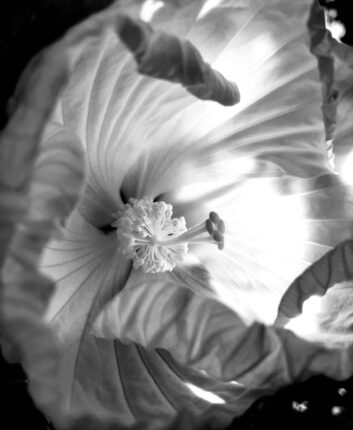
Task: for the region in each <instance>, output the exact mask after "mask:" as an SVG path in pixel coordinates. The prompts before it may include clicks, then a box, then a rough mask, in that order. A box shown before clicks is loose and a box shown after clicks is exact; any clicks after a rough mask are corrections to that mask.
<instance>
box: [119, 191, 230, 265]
mask: <svg viewBox="0 0 353 430" xmlns="http://www.w3.org/2000/svg"><path fill="white" fill-rule="evenodd" d="M172 215H173V207H172V205H170V204H167V203H164V202H160V201H159V202H153V201H152V200H151V199H149V198H147V197H144V198H142V199H141V200H137V199H130V200H129V203H127V204H126V205H125V207H124V209H123V210H122V211H120V212H119V214H118V219H117V221H115V222H114V223H113V224H112V225H113V226H114V227H117V229H118V230H117V236H118V242H119V245H118V249H119V251H121V252H122V253H123V254H124V255H125V256H126V257H127V258H129V259H131V260H132V261H133V266H134V268H135V269H138V268H141V269H142V270H143V271H144V272H147V273H158V272H166V271H171V270H173V269H174V267H175V266H176V264H177V263H178V262H181V261H182V260H183V259H184V257H185V256H186V254H187V250H188V243H200V242H210V243H216V244H217V246H218V249H223V247H224V232H225V225H224V221H223V220H222V219H221V218H220V217H219V215H218V214H217V213H216V212H210V215H209V218H208V219H207V220H206V222H202V223H200V224H197V225H195V226H193V227H191V228H189V229H187V228H186V224H185V218H184V217H180V218H172Z"/></svg>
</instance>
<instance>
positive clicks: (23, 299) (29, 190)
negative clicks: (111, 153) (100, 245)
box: [0, 51, 84, 424]
mask: <svg viewBox="0 0 353 430" xmlns="http://www.w3.org/2000/svg"><path fill="white" fill-rule="evenodd" d="M39 64H40V66H39V67H38V62H37V63H35V62H34V63H33V64H32V65H31V66H30V68H29V69H28V72H27V74H26V75H24V76H23V78H22V81H21V82H20V85H19V87H18V92H19V93H20V94H19V93H18V94H17V97H18V99H17V100H16V99H15V100H14V104H13V106H12V109H13V116H12V119H11V120H10V122H9V124H8V126H7V127H6V128H5V130H4V131H3V132H2V135H1V137H0V151H1V159H0V164H1V165H0V172H1V179H0V184H1V185H0V187H1V190H2V192H3V193H4V194H2V198H1V202H2V204H3V206H4V209H5V210H4V211H2V221H4V222H3V223H1V231H3V230H4V228H5V232H6V234H5V239H6V238H8V237H9V232H13V237H12V240H11V243H10V247H9V250H8V253H7V256H6V259H5V262H4V266H3V267H2V271H1V287H2V289H1V308H0V312H1V314H0V315H1V325H2V338H1V347H2V351H3V353H4V355H5V356H6V358H7V359H8V360H10V361H21V363H22V365H23V367H24V369H25V370H26V372H27V373H28V375H29V391H30V392H31V394H32V395H33V397H34V399H35V401H36V403H37V405H38V406H40V407H41V408H43V409H44V411H45V412H46V413H48V414H49V415H50V416H52V417H53V419H55V421H57V422H58V424H63V419H64V416H63V414H61V413H60V412H61V410H60V404H61V402H62V399H63V397H62V395H63V393H62V392H61V388H60V386H58V385H57V379H56V378H57V371H58V368H59V365H58V360H57V357H58V352H59V346H58V343H57V339H56V336H55V332H53V331H52V330H51V329H50V328H49V327H48V326H47V325H45V324H43V321H42V317H43V314H44V312H45V310H46V308H47V306H48V302H49V301H50V297H51V294H52V292H53V283H52V281H51V280H50V279H48V278H46V277H45V276H44V275H43V274H41V273H39V271H38V267H37V266H38V261H39V259H40V255H41V252H42V250H43V247H44V246H45V245H46V243H47V242H48V241H49V239H50V237H51V236H53V235H57V234H59V233H60V228H61V227H60V226H61V224H62V223H63V222H65V219H66V217H67V216H68V215H69V214H70V212H71V211H72V209H73V207H74V205H75V204H76V201H77V199H78V196H79V194H80V192H81V186H82V183H83V180H84V162H83V155H82V149H81V145H80V143H79V142H78V140H77V138H76V136H73V135H72V133H71V132H69V131H67V130H63V127H62V126H57V125H54V124H48V119H49V116H50V115H51V112H52V110H53V107H54V102H55V100H56V98H57V96H58V93H59V92H60V90H61V88H62V87H63V85H64V84H65V82H66V79H67V76H68V67H67V64H66V62H65V61H62V58H60V57H59V59H58V58H57V57H56V53H55V51H54V52H52V53H51V54H47V55H46V56H44V58H41V60H40V61H39ZM53 66H54V68H55V72H54V71H53ZM42 135H45V136H46V140H47V143H48V144H47V145H46V146H45V147H44V148H41V147H40V145H39V144H40V139H41V136H42ZM58 184H60V186H59V187H58ZM16 222H17V225H15V223H16ZM2 239H4V237H2ZM4 242H5V240H2V246H3V245H4V244H6V243H4ZM1 249H2V250H3V248H1ZM54 405H55V407H53V406H54Z"/></svg>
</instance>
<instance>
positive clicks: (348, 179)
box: [341, 151, 353, 184]
mask: <svg viewBox="0 0 353 430" xmlns="http://www.w3.org/2000/svg"><path fill="white" fill-rule="evenodd" d="M341 178H342V179H343V181H344V182H345V183H346V184H353V151H351V152H350V153H349V154H348V156H347V158H346V160H345V161H344V163H343V165H342V168H341Z"/></svg>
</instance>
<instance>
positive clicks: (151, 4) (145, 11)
mask: <svg viewBox="0 0 353 430" xmlns="http://www.w3.org/2000/svg"><path fill="white" fill-rule="evenodd" d="M162 6H163V2H162V1H159V0H147V1H146V2H145V3H144V4H143V6H142V7H141V12H140V18H141V19H142V21H145V22H149V21H151V19H152V18H153V15H154V14H155V13H156V12H157V10H158V9H160V8H161V7H162Z"/></svg>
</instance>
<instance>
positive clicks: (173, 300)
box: [94, 280, 353, 390]
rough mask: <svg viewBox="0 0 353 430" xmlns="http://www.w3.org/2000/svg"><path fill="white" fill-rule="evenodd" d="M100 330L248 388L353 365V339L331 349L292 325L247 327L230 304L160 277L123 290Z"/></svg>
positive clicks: (343, 374) (337, 374) (338, 372)
mask: <svg viewBox="0 0 353 430" xmlns="http://www.w3.org/2000/svg"><path fill="white" fill-rule="evenodd" d="M151 315H153V318H151V317H150V316H151ZM94 334H95V335H96V336H98V337H104V338H106V339H114V338H120V339H121V340H122V341H124V342H131V341H134V342H137V343H140V344H142V345H143V346H145V347H147V348H149V349H155V348H165V349H167V350H169V351H170V352H171V353H172V354H173V356H174V357H175V358H176V359H177V360H178V361H179V362H180V363H182V364H184V365H190V366H192V367H193V368H197V369H199V370H203V371H206V372H207V373H208V374H210V375H212V376H213V377H215V378H217V379H220V380H223V381H237V382H238V383H241V384H244V385H245V386H246V387H247V388H254V389H267V390H273V389H276V388H278V387H280V386H282V385H286V384H290V383H292V382H294V381H300V380H303V379H305V378H307V377H309V376H310V375H314V374H316V373H322V374H325V375H327V376H329V377H333V378H338V379H345V378H347V377H348V376H349V375H350V374H351V373H352V371H353V365H352V361H351V358H352V355H353V347H352V345H350V346H349V347H348V348H346V349H332V350H330V349H326V348H325V347H324V346H322V345H320V344H315V343H310V342H307V341H305V340H303V339H301V338H298V337H297V336H295V335H294V334H293V333H292V332H291V331H289V330H285V329H282V328H275V327H269V326H265V325H262V324H259V323H254V324H252V325H250V326H247V325H245V324H244V322H243V321H242V319H241V318H239V316H238V315H237V314H235V313H234V312H232V311H230V310H229V308H227V307H226V306H224V305H222V304H220V303H217V302H215V301H214V300H212V299H206V298H204V297H202V296H200V295H196V294H193V293H191V292H188V291H187V290H184V291H183V288H180V287H179V288H176V287H175V285H173V284H171V283H167V284H166V283H165V282H158V280H156V281H155V282H154V283H153V286H152V287H151V289H150V288H146V286H145V285H144V284H143V283H142V284H139V285H134V286H133V287H132V288H128V289H127V290H124V291H122V292H121V293H119V294H118V295H117V296H116V297H115V298H114V299H113V300H112V302H110V304H109V305H108V306H107V307H106V308H105V309H104V310H103V311H102V313H101V314H100V315H99V316H98V319H97V320H96V322H95V325H94Z"/></svg>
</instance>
